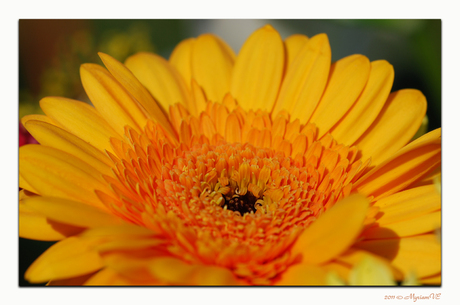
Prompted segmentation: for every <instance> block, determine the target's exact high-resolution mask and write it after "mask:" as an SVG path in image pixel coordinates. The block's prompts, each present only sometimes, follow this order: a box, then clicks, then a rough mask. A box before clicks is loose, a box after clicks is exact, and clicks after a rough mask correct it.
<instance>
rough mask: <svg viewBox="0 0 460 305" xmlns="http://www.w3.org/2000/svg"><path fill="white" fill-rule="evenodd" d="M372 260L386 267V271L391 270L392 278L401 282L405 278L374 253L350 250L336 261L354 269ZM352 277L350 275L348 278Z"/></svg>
mask: <svg viewBox="0 0 460 305" xmlns="http://www.w3.org/2000/svg"><path fill="white" fill-rule="evenodd" d="M369 257H370V258H371V259H372V260H373V261H377V263H378V265H381V266H382V265H383V266H385V269H388V270H390V272H391V278H393V279H395V280H397V281H399V280H402V279H403V278H404V275H403V274H402V273H401V272H400V271H399V270H398V269H396V268H394V267H393V266H392V265H391V264H390V262H389V261H387V260H386V259H384V258H382V257H380V256H378V255H375V254H373V253H370V252H367V251H363V250H360V249H355V248H350V249H349V250H348V251H346V252H345V253H343V254H342V255H341V256H340V257H338V258H337V259H336V260H337V261H338V262H339V263H340V264H346V265H350V266H351V267H352V268H355V267H356V266H357V265H359V264H360V263H361V262H362V261H363V260H365V259H366V258H369ZM349 276H350V274H348V276H347V278H348V277H349Z"/></svg>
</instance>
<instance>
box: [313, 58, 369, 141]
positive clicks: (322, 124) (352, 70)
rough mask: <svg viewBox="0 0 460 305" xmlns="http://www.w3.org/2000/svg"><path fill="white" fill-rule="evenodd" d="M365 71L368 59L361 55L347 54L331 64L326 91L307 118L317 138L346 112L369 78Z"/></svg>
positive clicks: (367, 69) (367, 72)
mask: <svg viewBox="0 0 460 305" xmlns="http://www.w3.org/2000/svg"><path fill="white" fill-rule="evenodd" d="M369 71H370V63H369V59H367V57H365V56H363V55H351V56H348V57H345V58H342V59H340V60H339V61H337V62H335V63H334V64H332V66H331V70H330V75H329V80H328V83H327V85H326V90H325V91H324V94H323V96H322V98H321V100H320V102H319V104H318V107H317V108H316V110H315V112H314V113H313V115H312V117H311V119H310V122H312V123H315V125H316V126H317V127H318V138H321V137H322V136H323V135H325V134H326V133H327V132H328V131H329V130H330V129H331V128H332V127H333V126H334V125H335V124H336V123H337V122H338V121H339V120H340V119H341V118H342V117H343V116H344V115H345V113H347V111H348V110H350V108H351V107H352V105H353V104H354V103H355V102H356V100H357V98H358V96H359V95H360V94H361V92H362V91H363V89H364V86H365V85H366V83H367V80H368V79H369Z"/></svg>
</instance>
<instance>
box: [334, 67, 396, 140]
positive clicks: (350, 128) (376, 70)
mask: <svg viewBox="0 0 460 305" xmlns="http://www.w3.org/2000/svg"><path fill="white" fill-rule="evenodd" d="M393 80H394V70H393V66H392V65H390V64H389V63H388V62H387V61H385V60H377V61H373V62H371V72H370V75H369V80H368V81H367V84H366V87H364V91H363V92H362V93H361V95H360V97H359V98H358V100H357V101H356V104H355V105H353V107H352V108H351V109H350V111H349V112H348V113H347V114H346V115H345V116H344V117H343V118H342V119H341V120H340V121H339V122H338V123H337V125H336V126H334V128H333V129H332V130H331V134H332V136H333V137H334V139H336V140H337V141H338V142H339V143H343V144H346V145H351V144H353V143H354V142H355V141H356V140H357V139H358V138H359V137H360V136H361V135H362V134H363V133H364V132H365V131H366V130H367V128H368V127H369V126H370V125H371V124H372V122H374V120H375V118H376V117H377V115H378V114H379V112H380V110H381V109H382V107H383V105H384V104H385V101H386V100H387V98H388V95H389V94H390V90H391V87H392V86H393Z"/></svg>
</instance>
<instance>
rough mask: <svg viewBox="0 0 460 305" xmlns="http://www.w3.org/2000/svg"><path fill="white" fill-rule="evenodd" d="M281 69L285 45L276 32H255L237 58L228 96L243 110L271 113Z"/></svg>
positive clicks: (269, 30) (273, 30) (268, 29)
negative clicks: (230, 95)
mask: <svg viewBox="0 0 460 305" xmlns="http://www.w3.org/2000/svg"><path fill="white" fill-rule="evenodd" d="M283 69H284V45H283V41H282V40H281V37H280V35H279V34H278V32H277V31H276V30H275V29H274V28H273V27H271V26H270V25H266V26H265V27H263V28H261V29H259V30H257V31H255V32H254V33H253V34H252V35H251V36H250V37H249V38H248V39H247V40H246V42H245V43H244V45H243V46H242V48H241V50H240V53H239V54H238V57H237V58H236V62H235V67H234V70H233V75H232V81H231V86H230V93H231V94H232V96H233V97H234V98H235V99H236V100H237V101H238V104H239V105H240V106H241V107H242V108H243V109H244V110H249V109H262V110H266V111H271V110H272V107H273V104H274V103H275V100H276V97H277V95H278V91H279V87H280V85H281V78H282V76H283Z"/></svg>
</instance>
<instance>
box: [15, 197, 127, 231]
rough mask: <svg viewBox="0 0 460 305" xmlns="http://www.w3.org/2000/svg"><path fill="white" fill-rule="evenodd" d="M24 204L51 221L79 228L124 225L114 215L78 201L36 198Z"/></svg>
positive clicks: (27, 200) (28, 199)
mask: <svg viewBox="0 0 460 305" xmlns="http://www.w3.org/2000/svg"><path fill="white" fill-rule="evenodd" d="M23 202H24V205H25V206H26V207H28V208H29V209H32V210H34V211H36V212H37V213H40V214H43V215H44V216H46V217H47V218H49V219H52V220H55V221H57V222H60V223H64V224H68V225H73V226H77V227H84V228H92V227H98V226H106V225H114V224H121V223H123V221H122V220H121V219H120V218H118V217H116V216H114V215H112V214H108V213H106V212H104V211H102V210H100V209H98V208H95V207H92V206H89V205H87V204H83V203H80V202H76V201H71V200H65V199H61V198H54V197H42V196H35V197H32V198H27V199H24V200H23Z"/></svg>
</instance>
